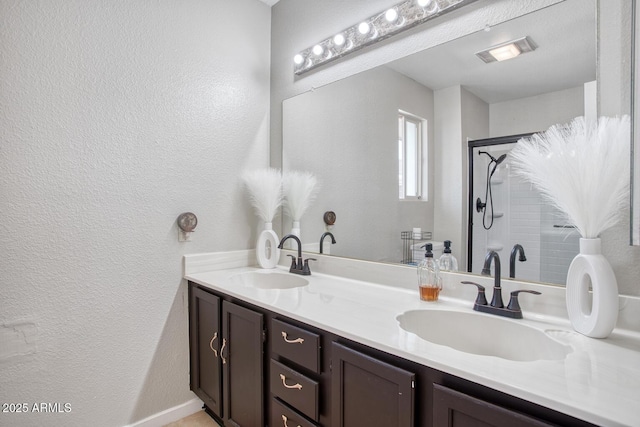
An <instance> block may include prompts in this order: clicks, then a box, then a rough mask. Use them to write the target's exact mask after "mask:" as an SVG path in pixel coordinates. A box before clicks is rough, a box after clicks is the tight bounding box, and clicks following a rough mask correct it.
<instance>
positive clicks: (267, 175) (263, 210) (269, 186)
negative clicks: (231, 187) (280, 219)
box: [242, 168, 283, 223]
mask: <svg viewBox="0 0 640 427" xmlns="http://www.w3.org/2000/svg"><path fill="white" fill-rule="evenodd" d="M242 180H243V181H244V184H245V186H246V187H247V190H248V191H249V200H250V201H251V204H252V205H253V207H254V208H255V210H256V213H257V214H258V216H259V217H260V218H261V219H262V220H263V221H264V222H266V223H270V222H271V221H272V220H273V217H274V216H275V215H276V213H277V211H278V208H279V207H280V205H281V204H282V201H283V198H282V174H281V173H280V170H278V169H273V168H269V169H257V170H253V171H247V172H245V173H244V174H243V175H242Z"/></svg>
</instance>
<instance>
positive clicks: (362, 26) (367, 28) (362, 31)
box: [358, 22, 371, 34]
mask: <svg viewBox="0 0 640 427" xmlns="http://www.w3.org/2000/svg"><path fill="white" fill-rule="evenodd" d="M370 30H371V27H370V26H369V24H367V23H366V22H362V23H360V25H358V31H359V32H360V34H368V33H369V31H370Z"/></svg>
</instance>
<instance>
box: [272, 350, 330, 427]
mask: <svg viewBox="0 0 640 427" xmlns="http://www.w3.org/2000/svg"><path fill="white" fill-rule="evenodd" d="M269 377H270V378H269V387H270V389H271V393H273V395H274V396H277V397H279V398H280V399H282V400H284V401H285V402H287V403H288V404H289V405H291V406H293V407H294V408H296V409H297V410H298V411H300V412H302V413H303V414H305V415H306V416H307V417H309V418H311V419H313V420H315V421H318V399H319V385H318V382H317V381H314V380H312V379H310V378H308V377H305V376H304V375H302V374H300V373H298V372H296V371H294V370H293V369H291V368H288V367H286V366H285V365H283V364H282V363H280V362H276V361H275V360H273V359H271V369H270V374H269Z"/></svg>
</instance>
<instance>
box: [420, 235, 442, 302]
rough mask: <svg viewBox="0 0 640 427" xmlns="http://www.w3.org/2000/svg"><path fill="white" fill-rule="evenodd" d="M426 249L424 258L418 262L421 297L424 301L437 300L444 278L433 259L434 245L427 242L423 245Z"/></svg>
mask: <svg viewBox="0 0 640 427" xmlns="http://www.w3.org/2000/svg"><path fill="white" fill-rule="evenodd" d="M422 247H423V248H425V249H426V252H425V254H424V259H423V260H422V261H421V262H420V264H418V287H419V289H420V299H421V300H423V301H437V300H438V295H439V294H440V290H441V289H442V279H441V278H440V268H439V267H438V263H437V262H436V260H434V259H433V252H431V251H432V250H433V245H432V244H431V243H427V244H426V245H423V246H422Z"/></svg>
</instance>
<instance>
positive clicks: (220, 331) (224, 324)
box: [189, 284, 265, 427]
mask: <svg viewBox="0 0 640 427" xmlns="http://www.w3.org/2000/svg"><path fill="white" fill-rule="evenodd" d="M189 294H190V297H189V302H190V304H189V330H190V334H189V335H190V359H191V367H190V368H191V373H190V378H191V390H193V392H194V393H195V394H196V395H197V396H198V397H199V398H200V399H202V401H203V402H204V403H205V405H206V406H207V408H209V410H210V411H211V412H212V413H213V414H214V415H215V416H216V417H218V418H219V419H220V420H224V424H225V426H237V427H255V426H261V425H263V423H264V400H263V381H264V380H263V378H264V370H263V366H264V365H263V352H264V351H263V348H264V336H265V335H264V334H265V331H264V327H263V324H264V321H263V315H262V314H261V313H257V312H255V311H253V310H250V309H247V308H245V307H241V306H239V305H236V304H234V303H232V302H229V301H224V300H222V299H221V298H219V297H217V296H215V295H213V294H211V293H210V292H207V291H206V290H203V289H201V288H199V287H197V286H195V285H192V284H190V285H189Z"/></svg>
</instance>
